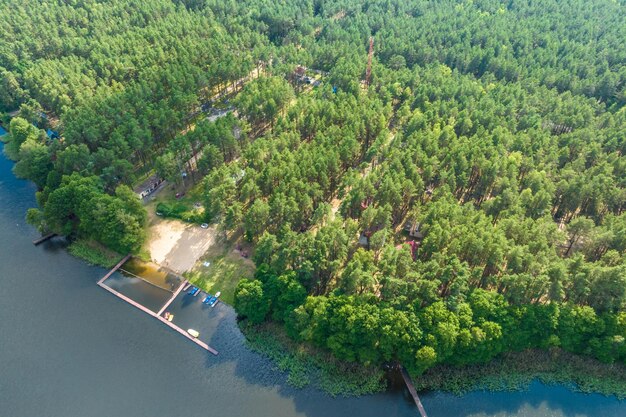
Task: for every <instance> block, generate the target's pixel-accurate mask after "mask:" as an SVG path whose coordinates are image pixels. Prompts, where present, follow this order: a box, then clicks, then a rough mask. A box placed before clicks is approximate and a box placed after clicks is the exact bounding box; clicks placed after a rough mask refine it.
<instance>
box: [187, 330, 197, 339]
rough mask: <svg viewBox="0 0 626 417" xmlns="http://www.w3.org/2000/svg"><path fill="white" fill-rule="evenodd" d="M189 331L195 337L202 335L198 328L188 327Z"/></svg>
mask: <svg viewBox="0 0 626 417" xmlns="http://www.w3.org/2000/svg"><path fill="white" fill-rule="evenodd" d="M187 333H189V334H190V335H191V336H193V337H198V336H200V333H199V332H198V331H197V330H194V329H187Z"/></svg>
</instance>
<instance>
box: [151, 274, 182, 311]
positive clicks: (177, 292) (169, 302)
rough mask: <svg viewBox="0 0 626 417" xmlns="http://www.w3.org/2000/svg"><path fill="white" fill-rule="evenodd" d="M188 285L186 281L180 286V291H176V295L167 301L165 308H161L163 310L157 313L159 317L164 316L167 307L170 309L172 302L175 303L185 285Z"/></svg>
mask: <svg viewBox="0 0 626 417" xmlns="http://www.w3.org/2000/svg"><path fill="white" fill-rule="evenodd" d="M186 284H187V280H184V281H183V283H182V284H180V286H179V287H178V289H177V290H176V291H174V294H172V296H171V297H170V299H169V300H167V302H166V303H165V304H163V307H161V309H160V310H159V312H158V313H157V316H160V315H161V314H163V312H164V311H165V309H166V308H167V307H169V305H170V304H172V301H174V299H175V298H176V297H178V294H180V292H181V291H182V290H183V288H185V285H186Z"/></svg>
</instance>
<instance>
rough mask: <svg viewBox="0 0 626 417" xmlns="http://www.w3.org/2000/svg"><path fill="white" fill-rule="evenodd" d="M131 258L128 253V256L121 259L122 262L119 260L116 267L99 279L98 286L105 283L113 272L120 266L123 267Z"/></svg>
mask: <svg viewBox="0 0 626 417" xmlns="http://www.w3.org/2000/svg"><path fill="white" fill-rule="evenodd" d="M131 256H132V255H131V254H130V253H129V254H128V255H126V256H124V258H122V260H121V261H119V262H118V263H117V265H115V266H114V267H113V269H111V270H110V271H109V272H107V274H106V275H105V276H103V277H102V278H100V281H98V285H100V284H102V283H103V282H104V281H106V280H107V279H108V278H109V277H110V276H111V275H113V273H114V272H115V271H117V270H118V269H120V267H121V266H122V265H124V263H125V262H126V261H127V260H129V259H130V257H131ZM107 288H108V287H107Z"/></svg>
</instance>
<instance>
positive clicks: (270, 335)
mask: <svg viewBox="0 0 626 417" xmlns="http://www.w3.org/2000/svg"><path fill="white" fill-rule="evenodd" d="M239 328H240V329H241V331H242V333H244V335H245V337H246V341H247V343H248V346H249V347H250V348H251V349H253V350H254V351H256V352H259V353H261V354H262V355H264V356H267V357H269V358H270V359H272V360H273V361H274V362H275V363H276V365H277V367H278V368H279V369H280V370H281V371H283V372H285V373H287V375H288V376H287V382H288V383H289V384H290V385H292V386H294V387H296V388H303V387H304V386H306V385H309V384H313V385H314V386H316V387H318V388H320V389H322V390H323V391H325V392H326V393H328V394H329V395H331V396H337V395H343V396H361V395H368V394H374V393H377V392H384V391H386V390H388V389H389V385H388V381H387V377H388V376H386V374H385V371H384V370H382V369H378V368H375V367H367V366H363V365H359V364H351V363H347V362H342V361H339V360H337V359H335V358H333V357H332V356H331V355H330V354H328V353H325V352H321V351H320V350H319V349H316V348H315V347H311V346H307V345H306V344H302V343H296V342H294V341H292V340H291V339H289V337H288V336H287V335H286V333H285V331H284V330H283V329H282V328H280V326H278V325H276V324H275V323H264V324H261V325H258V326H252V325H250V324H249V323H247V322H246V321H242V322H240V323H239ZM341 371H343V373H342V372H341ZM377 378H380V379H377ZM535 380H538V381H541V382H542V383H544V384H547V385H562V386H565V387H567V388H568V389H570V390H572V391H575V392H581V393H585V394H601V395H605V396H615V397H617V398H618V399H620V400H623V399H625V398H626V368H625V367H624V366H622V365H620V364H605V363H602V362H600V361H598V360H596V359H593V358H588V357H584V356H579V355H574V354H571V353H568V352H565V351H563V350H562V349H559V348H551V349H549V350H541V349H529V350H525V351H522V352H507V353H503V354H502V355H500V356H498V357H496V358H494V359H493V360H491V361H489V362H488V363H485V364H477V365H470V366H463V367H454V366H449V365H438V366H436V367H433V368H430V369H429V370H427V371H426V372H424V373H423V374H422V375H420V376H417V377H415V376H413V382H414V385H415V387H416V389H417V390H418V391H442V392H450V393H453V394H455V395H459V396H460V395H463V394H466V393H468V392H470V391H483V390H484V391H489V392H498V391H524V390H526V389H527V388H528V387H529V385H530V384H531V383H532V382H533V381H535Z"/></svg>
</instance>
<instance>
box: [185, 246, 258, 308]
mask: <svg viewBox="0 0 626 417" xmlns="http://www.w3.org/2000/svg"><path fill="white" fill-rule="evenodd" d="M233 248H234V244H233V243H231V242H228V241H225V240H220V241H218V242H216V244H215V245H214V246H213V247H211V248H210V249H209V250H208V251H207V252H206V253H205V254H204V255H203V256H202V257H201V258H200V260H198V262H197V263H196V265H195V267H194V268H193V269H192V270H191V271H190V272H187V273H185V274H184V276H185V277H186V278H187V279H189V281H191V282H192V283H193V284H194V285H196V286H198V287H200V288H202V289H203V290H204V291H206V292H209V293H211V294H214V293H215V292H217V291H221V292H222V295H221V300H222V301H223V302H225V303H227V304H230V305H233V303H234V298H235V287H236V286H237V283H239V281H240V280H241V279H242V278H252V277H253V276H254V271H255V266H254V263H253V262H252V261H251V260H250V259H248V258H244V257H243V256H241V253H240V252H239V251H238V250H234V249H233ZM204 262H209V263H210V265H209V266H204Z"/></svg>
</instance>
